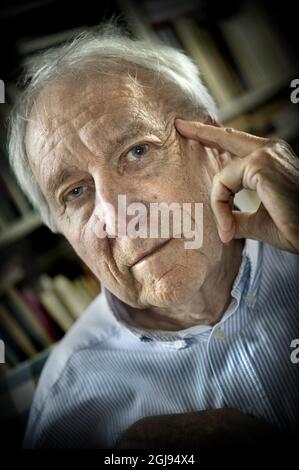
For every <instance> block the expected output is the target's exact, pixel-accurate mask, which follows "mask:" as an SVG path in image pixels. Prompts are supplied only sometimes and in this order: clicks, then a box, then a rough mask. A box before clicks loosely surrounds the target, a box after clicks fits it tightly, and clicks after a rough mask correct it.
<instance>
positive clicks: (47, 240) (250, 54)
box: [0, 0, 299, 369]
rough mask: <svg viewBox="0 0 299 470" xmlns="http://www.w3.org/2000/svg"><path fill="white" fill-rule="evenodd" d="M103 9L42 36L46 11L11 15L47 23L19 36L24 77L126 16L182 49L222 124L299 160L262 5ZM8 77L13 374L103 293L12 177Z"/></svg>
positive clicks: (280, 54)
mask: <svg viewBox="0 0 299 470" xmlns="http://www.w3.org/2000/svg"><path fill="white" fill-rule="evenodd" d="M25 3H26V2H25ZM46 3H47V8H50V7H51V8H52V10H53V11H52V10H51V11H52V13H51V14H49V18H50V17H51V15H53V18H56V16H57V15H56V10H57V9H59V8H61V9H62V10H61V11H64V10H63V8H65V5H66V2H65V1H64V0H61V1H58V0H52V1H51V0H49V1H48V2H46ZM104 3H105V5H104V6H103V8H98V10H95V9H94V10H91V12H90V16H89V17H88V18H85V17H84V18H83V17H82V18H79V16H80V15H77V16H78V17H76V20H75V19H73V20H72V21H71V20H70V18H69V17H68V15H66V13H65V12H64V14H62V15H60V16H61V18H60V20H59V22H57V24H56V23H55V22H53V27H52V28H51V26H49V25H47V27H45V32H43V25H42V22H43V19H44V16H45V15H47V12H46V11H45V9H44V8H46V7H43V5H42V2H35V6H34V5H33V4H32V3H30V2H28V3H27V4H26V5H24V6H23V7H22V8H21V7H20V6H19V7H18V8H17V7H15V8H14V9H11V10H9V9H8V10H7V12H8V13H7V15H8V16H7V18H8V19H7V21H12V20H9V18H18V21H19V23H22V24H26V22H25V21H24V16H22V15H27V16H26V18H29V16H28V15H33V16H32V18H33V17H34V18H35V23H38V22H41V25H40V26H39V27H38V28H35V27H34V26H33V20H32V23H31V24H32V26H30V23H29V27H28V29H27V30H26V31H25V30H23V29H22V28H23V26H22V28H20V30H21V33H20V34H18V36H17V37H16V38H15V41H14V53H15V60H16V62H18V64H22V65H23V66H24V67H26V64H28V63H29V62H30V60H31V57H32V54H34V53H35V52H37V51H40V50H43V49H45V48H47V47H51V46H55V45H58V44H61V43H63V42H64V41H67V40H71V39H72V38H73V37H75V36H76V34H77V33H78V32H80V31H81V30H82V28H85V27H88V26H92V25H96V24H97V23H99V22H100V21H101V19H102V18H103V17H105V18H106V19H107V18H109V17H110V16H112V15H113V14H116V15H118V14H119V13H121V22H122V23H126V24H127V27H128V29H129V30H130V31H131V32H132V34H133V36H135V37H137V38H143V39H145V40H148V41H156V42H157V41H159V42H158V43H157V44H159V43H160V41H162V42H164V43H165V44H167V45H171V46H173V47H176V48H178V49H180V50H182V51H184V52H186V53H187V54H188V55H189V56H190V57H191V58H192V59H193V60H194V61H195V63H197V64H198V66H199V68H200V70H201V73H202V78H203V80H204V81H205V83H206V85H207V86H208V87H209V88H210V90H211V92H212V94H213V95H214V97H215V99H216V101H217V103H218V107H219V119H220V121H221V122H223V123H224V124H225V125H227V126H231V127H236V128H239V129H241V130H245V131H248V132H252V133H256V134H258V135H264V136H269V137H279V138H283V139H285V140H288V141H289V143H290V144H291V145H293V147H294V149H295V151H297V152H298V151H299V105H298V106H297V107H296V106H294V105H293V104H292V103H291V102H290V99H289V97H290V82H291V80H292V79H293V78H295V77H296V76H298V75H299V70H298V62H297V61H296V60H295V59H294V58H293V57H294V56H293V55H292V54H293V51H292V50H291V48H289V47H288V46H287V45H286V44H287V43H286V42H285V39H284V36H283V34H281V35H280V33H279V34H278V33H277V30H276V26H275V25H274V23H273V22H272V19H271V14H269V13H271V12H269V11H265V3H264V2H262V3H261V6H260V5H259V2H256V3H255V4H253V7H251V6H250V5H251V3H252V2H248V4H247V3H246V2H242V3H241V4H240V5H239V4H238V2H228V4H229V5H228V8H227V10H228V11H224V10H225V9H224V8H222V9H220V10H221V11H219V12H218V9H217V12H216V8H215V3H214V2H208V1H204V0H202V1H197V0H185V1H184V2H181V1H179V0H172V1H171V0H160V1H157V0H140V1H138V2H137V1H133V0H117V1H116V2H115V3H114V2H110V3H109V2H108V3H109V8H108V6H107V3H106V2H104ZM60 5H61V6H60ZM213 5H214V8H213ZM243 5H244V6H243ZM248 5H249V6H248ZM86 10H87V9H86ZM35 11H39V16H34V15H35V13H34V12H35ZM47 11H48V10H47ZM80 11H81V10H80ZM36 15H37V13H36ZM78 18H79V19H78ZM273 21H274V20H273ZM9 24H12V23H9ZM16 24H18V22H17V21H16ZM49 24H50V22H49ZM269 50H270V51H271V53H270V54H269ZM267 51H268V53H267ZM244 57H245V58H246V60H244ZM8 76H9V79H8V81H5V85H6V98H7V103H5V104H1V105H0V154H1V160H0V170H1V173H0V187H1V188H0V191H1V194H0V196H1V200H0V256H1V260H2V263H1V267H0V283H1V284H0V333H1V335H2V336H3V338H4V341H5V344H6V345H7V348H6V352H7V359H8V363H7V365H8V367H15V366H16V365H17V364H19V363H20V362H22V361H23V360H25V359H28V358H31V357H33V356H34V355H35V354H38V353H40V352H41V351H42V350H43V349H44V348H48V347H51V345H52V344H53V343H55V342H56V341H59V339H60V338H61V337H62V336H63V335H64V334H65V333H66V331H67V330H68V329H69V328H70V327H71V325H72V324H73V322H74V321H75V320H76V319H77V318H78V316H79V315H80V314H81V312H82V311H83V310H84V309H85V307H86V306H87V305H88V303H89V302H91V301H92V299H93V298H95V296H96V295H97V294H98V293H99V291H100V286H99V283H98V282H97V281H96V280H95V278H94V277H93V275H92V273H91V272H90V271H89V270H88V268H87V267H86V266H84V265H83V263H82V262H81V261H80V260H79V259H78V257H77V256H76V254H75V253H74V252H73V250H72V248H71V247H70V246H69V245H68V243H67V242H66V240H64V239H63V238H62V237H60V236H58V235H54V234H51V233H50V231H49V230H48V229H47V228H46V227H44V226H43V224H42V222H41V219H40V217H39V216H38V214H36V212H35V211H34V210H33V209H32V207H31V205H30V204H29V202H28V201H27V200H26V198H25V197H24V195H23V194H22V192H21V190H20V189H19V188H18V186H17V183H16V181H15V180H14V177H13V175H12V174H11V172H10V170H9V168H8V163H7V158H6V156H5V154H6V151H5V127H4V125H2V123H4V120H5V116H6V115H7V114H8V113H9V109H10V106H11V104H13V102H14V100H15V97H16V93H17V90H16V76H14V74H13V73H10V74H9V75H8ZM11 76H12V78H11ZM1 78H2V76H1ZM2 157H3V158H2ZM238 201H239V204H240V205H241V207H242V205H243V207H244V208H245V209H246V210H254V209H255V208H256V206H257V205H258V200H257V199H256V197H255V196H254V195H250V196H249V195H248V194H247V195H246V193H243V194H242V193H240V195H238ZM1 335H0V336H1ZM0 369H1V368H0Z"/></svg>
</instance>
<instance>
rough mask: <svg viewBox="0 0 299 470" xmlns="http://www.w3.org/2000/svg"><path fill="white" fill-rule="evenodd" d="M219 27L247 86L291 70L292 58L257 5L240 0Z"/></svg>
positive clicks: (256, 86)
mask: <svg viewBox="0 0 299 470" xmlns="http://www.w3.org/2000/svg"><path fill="white" fill-rule="evenodd" d="M219 28H220V30H221V32H222V34H223V37H224V39H225V41H226V43H227V44H228V46H229V48H230V50H231V52H232V55H233V56H234V58H235V61H236V63H237V64H238V67H239V70H240V71H241V73H242V75H243V78H244V80H245V81H246V82H247V84H248V87H249V88H250V89H256V88H259V87H262V86H264V85H267V84H271V83H273V81H274V80H279V79H281V78H284V77H286V76H287V77H288V76H290V74H291V73H292V69H293V65H292V60H291V58H290V57H288V54H287V50H286V48H284V46H283V44H282V43H281V41H280V38H279V37H278V35H277V34H275V31H274V30H273V27H272V24H271V23H270V22H269V20H268V18H267V17H266V14H265V12H264V11H263V9H262V8H261V7H260V6H258V5H256V4H251V3H249V2H243V3H242V4H241V5H240V6H239V9H238V11H237V12H236V13H235V14H233V15H231V16H229V17H227V18H224V19H222V20H221V21H219Z"/></svg>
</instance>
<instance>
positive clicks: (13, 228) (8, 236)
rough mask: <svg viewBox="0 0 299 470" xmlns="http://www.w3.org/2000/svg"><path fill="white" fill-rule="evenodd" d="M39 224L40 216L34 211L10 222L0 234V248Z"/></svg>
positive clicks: (23, 235) (26, 233) (29, 231)
mask: <svg viewBox="0 0 299 470" xmlns="http://www.w3.org/2000/svg"><path fill="white" fill-rule="evenodd" d="M41 225H42V221H41V218H40V217H39V215H38V214H36V213H32V214H30V215H28V216H26V217H24V218H22V219H20V220H18V221H16V222H14V223H12V224H11V225H9V226H8V227H7V229H6V230H5V231H4V232H3V233H1V234H0V248H2V247H4V246H6V245H8V244H10V243H12V242H15V241H17V240H19V239H20V238H22V237H25V236H26V235H28V234H29V233H31V232H32V231H33V230H35V229H36V228H38V227H40V226H41Z"/></svg>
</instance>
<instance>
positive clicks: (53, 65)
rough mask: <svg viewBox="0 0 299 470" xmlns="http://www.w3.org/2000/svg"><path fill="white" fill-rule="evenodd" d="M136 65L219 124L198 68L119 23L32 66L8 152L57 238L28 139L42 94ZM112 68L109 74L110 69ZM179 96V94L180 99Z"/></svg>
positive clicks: (45, 54)
mask: <svg viewBox="0 0 299 470" xmlns="http://www.w3.org/2000/svg"><path fill="white" fill-rule="evenodd" d="M123 63H127V64H131V65H133V66H135V67H141V68H143V69H145V70H147V71H148V72H150V73H152V74H153V76H154V77H155V78H157V79H158V80H159V81H160V82H161V83H165V84H167V85H168V87H169V86H170V87H171V89H172V91H174V92H175V93H173V95H179V96H181V97H182V98H184V99H185V100H186V102H188V103H189V105H190V106H192V107H193V109H194V110H195V109H197V110H198V109H200V110H201V111H203V112H204V113H205V114H207V115H209V116H210V117H211V118H213V119H216V118H217V111H216V105H215V103H214V100H213V99H212V97H211V96H210V95H209V93H208V91H207V89H206V87H205V86H204V85H203V84H202V82H201V79H200V76H199V71H198V68H197V66H196V65H195V64H194V63H193V62H192V60H191V59H190V58H189V57H187V56H186V55H185V54H184V53H183V52H181V51H179V50H177V49H174V48H171V47H168V46H166V45H164V44H162V43H161V42H158V41H157V43H156V42H149V41H145V40H136V39H132V38H131V37H130V36H129V35H128V33H126V32H125V31H123V29H122V28H120V27H119V26H117V25H116V24H115V23H114V22H113V21H112V22H107V23H105V24H102V25H100V26H99V27H97V28H96V29H92V30H88V31H85V32H82V33H80V34H79V35H78V36H77V37H76V38H75V39H74V40H73V41H72V42H71V43H68V44H64V45H62V46H59V47H55V48H51V49H48V50H47V51H45V52H42V53H40V54H38V55H37V56H36V57H35V58H34V60H31V61H30V65H29V67H28V70H27V73H26V75H25V76H24V79H23V80H24V82H25V88H24V90H23V91H22V92H21V94H20V97H19V99H18V102H17V103H16V105H15V107H14V109H13V111H12V113H11V117H10V123H9V140H8V151H9V159H10V165H11V167H12V169H13V171H14V173H15V175H16V177H17V180H18V182H19V184H20V186H21V188H22V189H23V191H24V193H25V194H26V195H27V197H28V198H29V200H30V202H31V203H32V205H33V207H34V208H35V209H36V210H37V211H38V212H39V213H40V215H41V218H42V220H43V222H44V223H45V224H46V225H47V226H48V227H49V228H50V229H51V230H52V231H53V232H56V231H57V229H56V227H55V223H54V220H53V217H52V214H51V211H50V208H49V205H48V203H47V201H46V198H45V197H44V195H43V193H42V191H41V189H40V187H39V185H38V182H37V180H36V178H35V176H34V174H33V171H32V169H31V166H30V164H29V160H28V156H27V152H26V147H25V136H26V128H27V122H28V120H29V116H30V113H31V110H32V108H33V106H34V103H35V101H36V99H37V97H38V95H39V94H40V92H41V91H42V89H43V88H44V87H45V86H46V85H47V84H49V83H50V82H52V81H53V80H55V79H58V78H61V77H63V76H65V75H66V74H67V73H70V72H71V73H84V71H86V65H88V64H89V65H92V64H93V66H96V69H97V71H98V72H100V73H101V71H104V70H107V66H108V70H109V67H111V65H113V64H114V65H115V64H116V65H117V64H119V65H122V64H123ZM105 66H106V68H105ZM178 92H179V93H178Z"/></svg>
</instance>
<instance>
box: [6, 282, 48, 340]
mask: <svg viewBox="0 0 299 470" xmlns="http://www.w3.org/2000/svg"><path fill="white" fill-rule="evenodd" d="M6 295H7V297H8V299H9V308H10V309H11V310H12V311H13V313H14V315H15V317H16V319H17V321H18V322H19V324H21V325H22V326H23V328H24V329H25V330H26V331H27V332H28V333H29V334H30V336H31V337H32V338H33V339H34V340H35V341H36V343H37V344H39V345H40V347H41V349H43V348H47V347H48V346H50V345H51V344H52V342H53V341H52V339H51V337H50V336H49V334H48V332H47V331H46V330H45V329H44V328H43V326H42V325H41V323H40V322H39V320H38V319H37V318H36V316H35V314H34V313H33V312H32V311H31V310H30V308H29V307H28V306H27V305H26V303H25V302H24V301H23V299H22V297H21V295H20V294H19V292H18V291H17V289H16V288H15V287H10V288H8V289H7V291H6Z"/></svg>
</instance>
